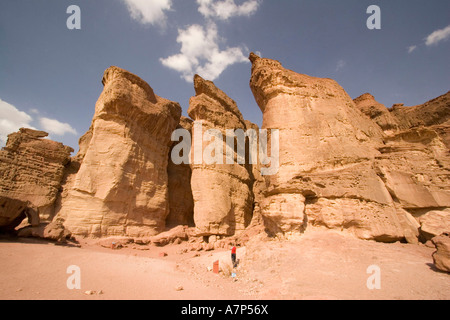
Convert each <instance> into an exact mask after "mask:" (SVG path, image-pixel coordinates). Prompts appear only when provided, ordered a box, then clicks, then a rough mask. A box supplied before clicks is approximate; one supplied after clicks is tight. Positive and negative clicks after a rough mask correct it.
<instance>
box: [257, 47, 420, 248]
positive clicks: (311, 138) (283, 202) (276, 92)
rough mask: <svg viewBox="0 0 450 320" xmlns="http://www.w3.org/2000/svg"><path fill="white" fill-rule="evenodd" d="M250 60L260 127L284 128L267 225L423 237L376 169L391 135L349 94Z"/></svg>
mask: <svg viewBox="0 0 450 320" xmlns="http://www.w3.org/2000/svg"><path fill="white" fill-rule="evenodd" d="M250 60H251V62H252V76H251V80H250V87H251V89H252V92H253V94H254V96H255V100H256V102H257V103H258V105H259V107H260V109H261V111H262V112H263V126H262V128H263V129H269V130H274V129H278V130H279V135H280V139H279V172H278V173H277V174H275V175H273V176H268V177H266V178H265V179H266V184H267V186H268V188H267V189H266V191H265V200H263V204H262V205H261V214H262V216H263V217H264V220H265V223H266V225H268V226H269V228H270V229H272V230H273V231H274V232H282V233H286V232H299V231H302V230H303V229H304V228H305V227H307V226H324V227H326V228H330V229H339V230H345V231H347V232H351V233H352V234H354V235H356V236H357V237H359V238H362V239H375V240H379V241H396V240H401V239H404V238H405V234H408V235H410V234H412V233H414V232H415V231H417V230H415V229H417V228H416V226H415V225H413V224H412V223H411V222H410V220H411V219H410V217H409V216H408V215H407V212H405V211H404V210H402V209H401V208H399V207H398V206H397V205H396V203H395V202H394V200H393V199H392V197H391V194H390V192H389V190H388V188H387V187H386V185H385V182H384V181H383V179H382V178H381V177H380V173H379V169H378V168H377V166H376V160H377V159H378V157H380V156H381V152H380V151H379V149H380V148H382V147H383V145H384V136H385V133H384V132H383V130H382V129H381V128H380V126H378V125H377V124H376V123H375V122H374V121H372V120H371V119H370V118H369V117H367V116H366V115H365V114H364V113H362V112H361V111H360V110H359V109H358V108H357V107H356V105H355V103H354V102H353V100H352V99H351V98H350V97H349V96H348V94H347V93H346V92H345V91H344V89H343V88H342V87H340V86H339V84H338V83H337V82H335V81H334V80H331V79H321V78H315V77H310V76H307V75H301V74H298V73H295V72H293V71H291V70H287V69H285V68H283V67H282V65H281V64H280V63H279V62H278V61H274V60H270V59H262V58H260V57H258V56H256V55H255V54H251V55H250ZM367 112H370V110H369V111H367ZM386 122H388V121H386ZM394 128H395V127H394ZM389 129H390V127H389Z"/></svg>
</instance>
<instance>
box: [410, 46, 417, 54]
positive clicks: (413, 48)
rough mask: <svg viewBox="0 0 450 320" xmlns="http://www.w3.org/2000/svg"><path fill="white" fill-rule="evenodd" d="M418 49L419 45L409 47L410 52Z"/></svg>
mask: <svg viewBox="0 0 450 320" xmlns="http://www.w3.org/2000/svg"><path fill="white" fill-rule="evenodd" d="M416 49H417V46H410V47H408V53H412V52H413V51H414V50H416Z"/></svg>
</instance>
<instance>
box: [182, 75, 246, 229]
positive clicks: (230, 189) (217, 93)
mask: <svg viewBox="0 0 450 320" xmlns="http://www.w3.org/2000/svg"><path fill="white" fill-rule="evenodd" d="M194 86H195V92H196V96H195V97H192V98H191V100H190V106H189V110H188V114H189V116H190V117H191V118H192V119H193V120H194V121H197V123H200V122H201V124H202V132H196V131H195V130H196V127H194V130H193V137H194V138H193V139H192V143H193V149H192V157H193V159H192V161H191V167H192V179H191V186H192V192H193V197H194V221H195V226H196V228H197V230H198V234H199V235H202V236H211V235H219V236H231V235H234V234H235V233H239V232H241V231H243V230H244V229H245V228H246V227H247V226H248V225H249V224H250V221H251V218H252V212H253V192H252V178H251V166H248V165H246V164H238V163H237V161H236V163H234V164H227V163H226V160H225V158H226V153H227V152H230V153H231V155H229V156H230V158H231V159H233V160H234V161H235V160H237V155H236V150H237V148H236V147H232V146H230V148H227V145H226V137H227V134H228V133H227V131H226V130H227V129H230V130H236V129H241V130H243V131H246V130H247V125H246V122H245V120H244V118H243V116H242V114H241V112H240V111H239V109H238V107H237V105H236V103H235V102H234V101H233V100H232V99H231V98H229V97H228V96H227V95H226V94H225V93H224V92H223V91H222V90H220V89H218V88H217V87H216V86H215V85H214V84H213V83H212V82H211V81H206V80H204V79H203V78H201V77H200V76H198V75H196V76H195V79H194ZM211 129H215V130H217V132H218V133H220V135H221V136H216V137H209V138H208V139H204V138H202V137H204V134H206V133H207V131H208V130H211ZM197 130H200V129H198V128H197ZM196 135H199V136H200V140H204V141H203V143H202V141H199V140H197V141H196V139H195V136H196ZM209 139H210V141H206V140H209ZM231 140H233V141H235V142H236V139H235V138H233V137H232V138H231ZM199 143H200V144H201V146H200V147H199V145H198V144H199ZM196 144H197V145H196ZM236 144H237V143H236ZM214 145H218V146H219V148H218V149H216V150H219V149H220V148H221V149H222V150H221V151H217V152H219V153H218V154H215V152H216V151H215V150H212V149H211V150H210V149H208V148H211V146H214ZM195 148H198V149H197V150H199V151H200V152H201V154H202V155H203V156H204V155H208V156H212V157H214V158H215V159H217V160H218V161H217V162H215V163H208V162H207V161H206V160H205V159H204V157H202V159H201V162H200V161H199V162H196V161H195V158H194V157H195ZM220 159H221V160H220Z"/></svg>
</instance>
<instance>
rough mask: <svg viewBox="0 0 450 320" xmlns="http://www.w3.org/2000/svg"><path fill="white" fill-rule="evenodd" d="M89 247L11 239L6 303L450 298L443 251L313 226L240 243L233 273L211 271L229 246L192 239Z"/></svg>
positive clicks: (3, 267)
mask: <svg viewBox="0 0 450 320" xmlns="http://www.w3.org/2000/svg"><path fill="white" fill-rule="evenodd" d="M80 244H81V247H70V246H61V245H55V244H53V243H48V242H42V241H38V240H33V239H7V238H2V239H1V240H0V257H2V258H1V259H0V299H3V300H15V299H26V300H29V299H31V300H41V299H51V300H55V299H63V300H130V299H132V300H142V299H145V300H291V299H295V300H297V299H298V300H304V299H308V300H310V299H314V300H315V299H333V300H335V299H351V300H360V299H364V300H366V299H390V300H391V299H395V300H397V299H399V300H403V299H413V300H424V299H427V300H428V299H431V300H435V299H438V300H447V299H450V274H448V273H443V272H439V271H437V270H436V269H435V268H434V266H433V260H432V258H431V255H432V253H433V252H434V249H433V248H429V247H426V246H424V245H411V244H401V243H394V244H383V243H376V242H373V241H363V240H358V239H354V238H352V237H349V236H345V235H342V234H338V233H334V232H328V231H326V232H325V231H310V232H306V233H305V234H304V235H303V236H301V237H298V238H296V239H290V240H289V241H281V240H272V241H264V242H257V241H255V242H250V243H249V244H248V245H247V246H246V247H244V248H239V249H238V258H239V259H240V265H239V267H238V268H237V270H236V278H232V277H231V276H230V275H229V274H228V272H226V271H227V270H225V272H221V273H220V274H215V273H213V272H212V271H211V269H212V266H213V262H214V261H217V260H220V261H221V263H223V264H224V261H228V260H229V255H230V254H229V251H228V250H220V251H217V250H216V251H209V252H203V251H201V252H196V251H188V252H184V253H183V249H185V248H186V247H187V244H186V243H182V244H179V245H170V246H166V247H164V248H158V247H155V246H148V247H143V246H140V247H139V250H138V249H136V245H131V246H128V247H125V248H122V249H120V250H112V249H110V248H104V247H101V246H98V245H96V244H95V242H93V241H80ZM162 252H165V253H167V256H165V257H161V256H160V253H162ZM72 265H75V266H78V267H79V268H80V280H81V289H79V290H78V289H73V290H70V289H68V287H67V280H68V278H69V277H70V276H71V274H68V273H67V268H68V267H69V266H72ZM372 265H376V266H378V267H379V268H380V269H379V270H380V272H381V273H380V284H381V289H374V290H370V289H368V287H367V280H368V278H369V277H370V276H371V274H368V273H367V269H368V267H369V266H372ZM89 291H90V293H92V294H86V293H87V292H89Z"/></svg>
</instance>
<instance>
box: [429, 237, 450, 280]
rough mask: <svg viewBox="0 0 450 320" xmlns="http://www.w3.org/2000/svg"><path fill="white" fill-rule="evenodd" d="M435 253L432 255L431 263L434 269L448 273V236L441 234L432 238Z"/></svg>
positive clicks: (449, 238)
mask: <svg viewBox="0 0 450 320" xmlns="http://www.w3.org/2000/svg"><path fill="white" fill-rule="evenodd" d="M432 241H433V244H434V245H435V246H436V252H435V253H433V261H434V265H435V266H436V268H438V269H439V270H441V271H445V272H450V236H449V234H448V233H447V234H442V235H440V236H438V237H435V238H433V240H432Z"/></svg>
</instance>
